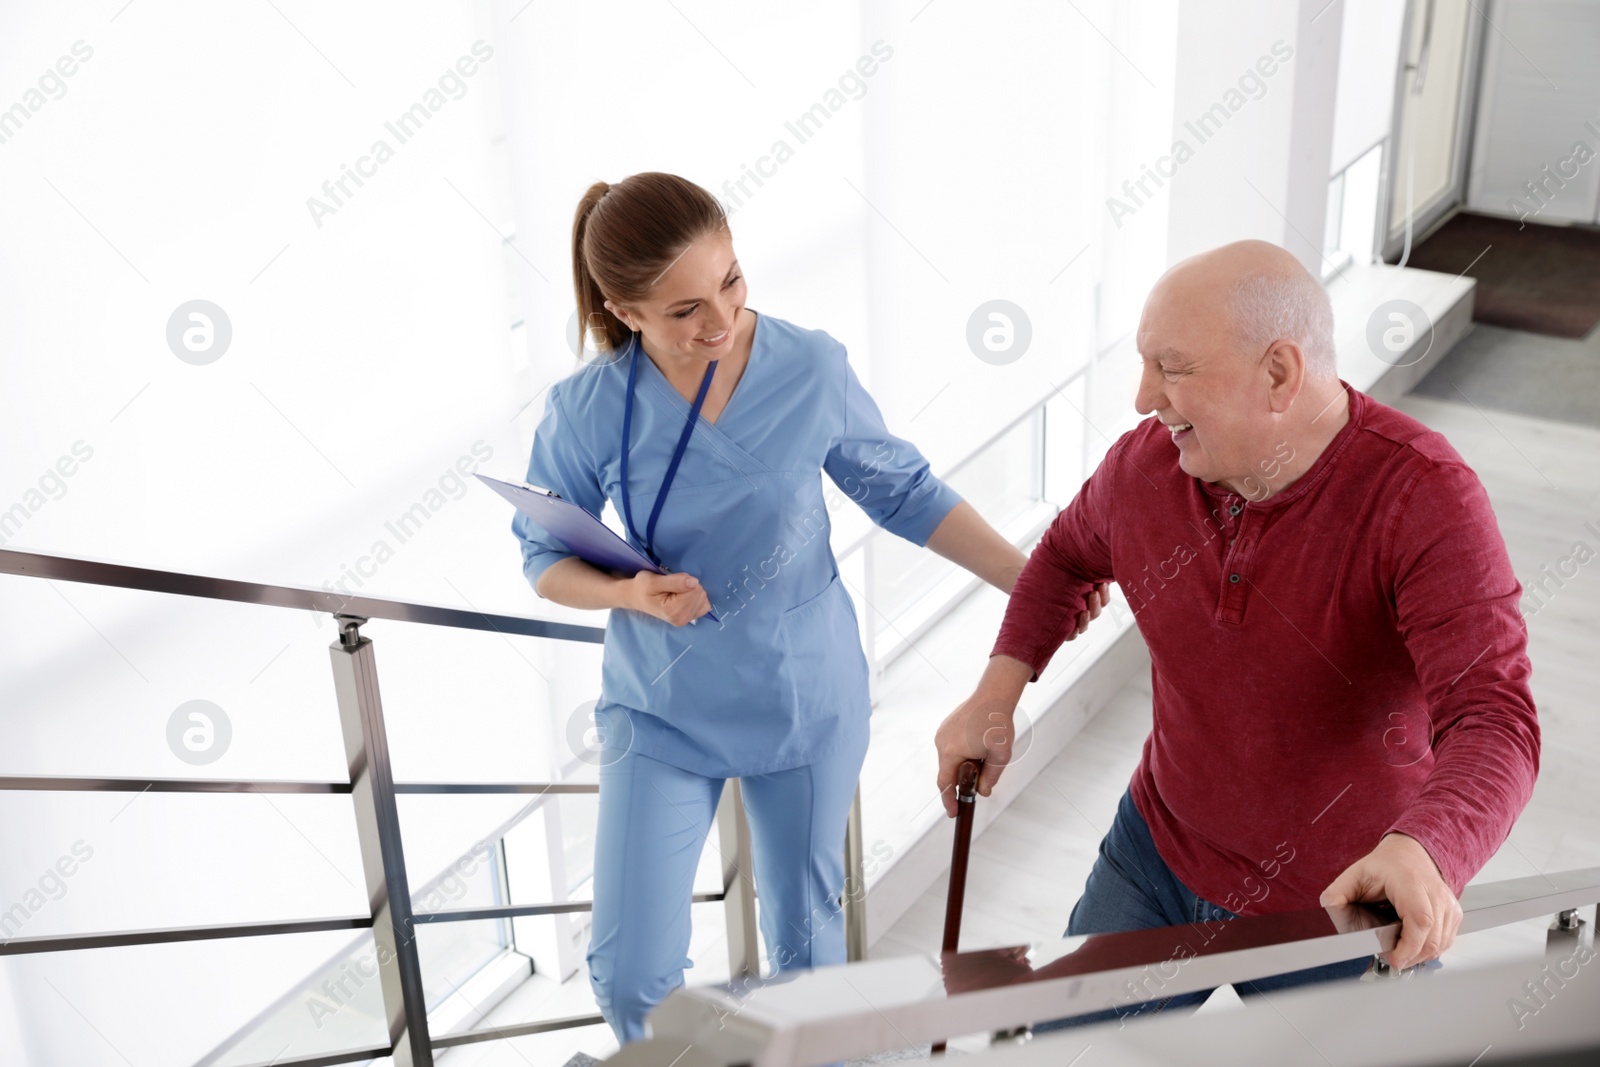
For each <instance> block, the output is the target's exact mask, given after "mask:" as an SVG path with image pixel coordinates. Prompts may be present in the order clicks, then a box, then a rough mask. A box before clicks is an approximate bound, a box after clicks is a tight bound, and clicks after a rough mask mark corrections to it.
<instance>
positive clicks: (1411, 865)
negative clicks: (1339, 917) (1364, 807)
mask: <svg viewBox="0 0 1600 1067" xmlns="http://www.w3.org/2000/svg"><path fill="white" fill-rule="evenodd" d="M1375 900H1387V901H1388V902H1389V903H1390V904H1391V905H1393V907H1394V910H1395V913H1396V914H1398V915H1399V916H1400V941H1399V943H1398V944H1396V945H1395V947H1394V948H1393V949H1392V950H1390V951H1389V952H1388V953H1386V954H1385V955H1386V956H1387V957H1388V960H1389V965H1390V966H1391V967H1393V968H1395V969H1396V970H1401V969H1403V968H1406V967H1410V966H1411V965H1412V964H1416V963H1424V962H1426V961H1428V960H1431V959H1437V958H1438V957H1439V955H1440V954H1441V953H1443V952H1444V951H1445V950H1447V949H1448V948H1449V947H1450V946H1451V944H1452V943H1454V941H1455V939H1456V931H1457V930H1458V929H1459V928H1460V926H1461V902H1460V901H1459V900H1457V899H1456V895H1455V894H1454V893H1452V892H1451V891H1450V887H1449V886H1448V885H1446V884H1445V880H1444V878H1443V877H1442V876H1440V874H1439V868H1438V867H1437V866H1436V865H1435V864H1434V862H1433V857H1432V856H1430V855H1428V850H1427V849H1425V848H1423V847H1422V845H1421V843H1420V842H1418V841H1417V840H1416V839H1415V838H1412V837H1407V836H1406V835H1405V834H1399V833H1391V834H1386V835H1384V838H1383V840H1382V841H1379V842H1378V847H1377V848H1375V849H1373V850H1372V851H1371V852H1369V853H1367V854H1366V855H1365V856H1362V857H1361V858H1360V859H1358V860H1356V861H1355V862H1354V863H1352V864H1351V865H1350V866H1348V867H1346V868H1345V870H1344V873H1343V874H1341V875H1339V877H1337V878H1335V879H1334V880H1333V884H1332V885H1330V886H1328V888H1326V889H1324V890H1323V891H1322V898H1321V904H1322V906H1323V907H1325V908H1336V907H1340V906H1342V905H1345V904H1350V903H1353V902H1356V901H1363V902H1365V901H1375Z"/></svg>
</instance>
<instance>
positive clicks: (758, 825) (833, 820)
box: [588, 716, 869, 1044]
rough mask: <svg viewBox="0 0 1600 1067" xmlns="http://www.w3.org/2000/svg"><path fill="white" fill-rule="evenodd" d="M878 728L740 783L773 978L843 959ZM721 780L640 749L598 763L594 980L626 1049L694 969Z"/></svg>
mask: <svg viewBox="0 0 1600 1067" xmlns="http://www.w3.org/2000/svg"><path fill="white" fill-rule="evenodd" d="M868 733H869V731H868V723H867V719H866V717H865V716H862V718H861V720H860V722H859V724H858V725H857V726H856V727H855V728H854V729H853V730H852V731H851V736H850V737H849V739H848V740H847V741H846V742H845V743H844V744H843V745H841V746H840V747H839V748H838V749H836V750H835V751H834V752H833V753H831V754H829V755H827V756H824V757H822V758H821V759H819V760H818V761H817V762H815V763H810V764H807V765H805V766H802V767H795V768H792V769H790V770H786V771H776V772H774V773H772V774H758V775H752V776H750V777H746V778H741V779H740V783H741V787H742V789H743V791H744V805H745V812H746V814H747V816H748V818H749V821H750V837H751V848H752V850H753V852H754V856H753V865H754V867H755V872H754V873H755V883H756V892H757V897H758V900H759V902H760V914H761V923H760V925H761V935H762V938H763V939H764V941H765V942H766V949H767V958H768V962H769V963H770V964H771V965H772V967H773V969H774V974H776V973H777V972H779V971H789V970H795V969H799V968H806V967H821V966H825V965H827V964H834V963H844V962H845V941H844V917H843V914H842V911H841V907H840V896H841V894H842V893H843V891H844V888H845V869H844V837H845V824H846V822H847V821H848V819H849V815H850V805H851V803H852V801H853V800H854V798H855V790H856V781H857V779H858V778H859V777H860V774H861V764H862V761H863V760H864V759H865V757H866V752H867V740H868ZM607 758H608V759H611V757H610V756H609V755H608V757H607ZM723 782H724V779H722V778H707V777H704V776H702V775H698V774H694V773H691V772H689V771H685V770H682V769H680V768H678V767H674V766H671V765H670V764H666V763H662V762H660V761H659V760H655V759H651V758H649V757H648V756H642V755H640V754H638V753H636V752H633V751H629V752H627V753H626V754H624V755H621V756H620V757H619V758H615V759H614V761H612V762H608V763H603V765H602V766H601V768H600V814H599V822H598V825H597V827H596V829H595V853H594V916H593V924H594V925H593V932H592V934H591V935H590V940H589V953H588V962H589V984H590V986H591V987H592V988H593V989H594V996H595V1001H596V1003H597V1004H598V1005H599V1008H600V1013H601V1014H602V1015H603V1016H604V1017H605V1020H606V1022H608V1023H610V1024H611V1029H612V1030H613V1031H614V1032H615V1033H616V1035H617V1041H618V1042H619V1043H622V1044H626V1043H627V1042H629V1041H635V1040H638V1039H639V1038H642V1037H645V1036H646V1033H645V1024H644V1017H645V1015H646V1014H647V1013H648V1012H649V1010H650V1009H651V1008H652V1007H654V1006H655V1005H656V1004H657V1003H659V1002H660V1001H661V1000H662V999H663V998H664V997H665V996H666V995H667V994H668V993H670V992H671V991H672V990H673V989H675V988H676V987H678V986H679V985H682V984H683V971H684V968H686V967H692V966H693V963H692V961H691V960H690V959H689V899H690V897H691V896H692V894H693V887H694V874H695V868H696V867H697V866H698V865H699V862H700V854H701V851H702V849H703V847H704V845H705V842H706V836H707V834H708V833H709V832H710V830H711V824H712V821H713V817H714V815H715V813H716V810H717V801H718V800H719V798H720V797H721V796H722V785H723ZM746 873H749V872H748V871H747V872H746ZM853 891H858V890H853Z"/></svg>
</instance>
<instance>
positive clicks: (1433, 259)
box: [1406, 212, 1600, 337]
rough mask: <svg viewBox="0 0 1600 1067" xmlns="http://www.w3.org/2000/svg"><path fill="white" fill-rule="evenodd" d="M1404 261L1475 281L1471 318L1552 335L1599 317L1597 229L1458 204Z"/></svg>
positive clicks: (1590, 324)
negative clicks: (1494, 214) (1521, 219)
mask: <svg viewBox="0 0 1600 1067" xmlns="http://www.w3.org/2000/svg"><path fill="white" fill-rule="evenodd" d="M1519 225H1520V226H1522V228H1521V229H1518V228H1517V227H1518V226H1519ZM1486 248H1487V249H1488V251H1487V252H1485V251H1484V249H1486ZM1480 256H1481V258H1480ZM1474 260H1477V262H1476V263H1474V262H1473V261H1474ZM1406 266H1408V267H1420V268H1422V269H1423V270H1435V271H1439V272H1440V273H1442V274H1460V273H1462V272H1463V271H1466V273H1467V274H1468V275H1469V276H1470V277H1472V278H1473V279H1475V280H1476V281H1477V283H1478V291H1477V294H1476V297H1475V299H1474V301H1473V309H1472V317H1473V319H1474V320H1475V321H1477V322H1487V323H1491V324H1493V325H1495V326H1506V327H1509V328H1511V329H1513V330H1527V331H1529V332H1532V333H1542V334H1549V335H1551V336H1553V337H1583V336H1585V335H1587V334H1588V333H1589V331H1590V330H1592V329H1594V326H1595V323H1597V322H1600V231H1596V230H1593V229H1585V228H1579V227H1573V226H1544V225H1539V224H1535V223H1531V222H1530V223H1527V224H1521V223H1518V222H1517V220H1515V219H1497V218H1490V217H1488V216H1486V215H1470V214H1467V213H1466V212H1461V213H1459V214H1457V215H1456V216H1455V217H1454V218H1452V219H1451V220H1450V221H1449V222H1446V223H1445V224H1444V225H1443V226H1441V227H1439V229H1438V230H1437V231H1435V232H1434V233H1433V234H1432V235H1431V236H1430V237H1429V238H1428V239H1427V240H1426V241H1423V242H1422V243H1421V244H1420V245H1418V246H1417V247H1415V248H1413V249H1412V250H1411V259H1410V260H1409V261H1407V263H1406ZM1469 266H1470V267H1471V269H1470V270H1469V269H1468V267H1469Z"/></svg>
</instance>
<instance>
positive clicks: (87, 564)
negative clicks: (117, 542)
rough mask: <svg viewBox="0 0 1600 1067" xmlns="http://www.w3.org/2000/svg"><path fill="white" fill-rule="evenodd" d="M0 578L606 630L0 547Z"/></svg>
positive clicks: (573, 632)
mask: <svg viewBox="0 0 1600 1067" xmlns="http://www.w3.org/2000/svg"><path fill="white" fill-rule="evenodd" d="M0 574H16V575H21V576H23V577H28V578H55V579H57V580H59V581H63V582H79V583H82V584H85V585H108V586H113V587H116V588H118V589H139V590H143V591H144V592H148V593H172V594H176V595H178V596H192V597H200V598H202V599H205V600H230V601H234V602H235V603H240V604H261V605H264V606H267V607H274V608H297V609H301V610H305V611H321V612H326V613H328V614H329V615H352V616H359V617H360V618H363V619H390V620H393V621H395V622H417V623H422V624H424V625H428V626H448V627H451V628H454V629H459V630H492V631H494V632H495V633H502V634H515V635H517V636H521V637H547V638H552V639H554V640H557V641H583V642H588V643H590V644H601V643H603V642H604V641H605V638H606V632H605V629H604V628H603V627H599V626H579V625H577V624H575V623H567V622H551V621H549V620H548V619H531V618H527V617H525V616H522V615H497V614H490V613H487V612H482V611H475V610H463V609H461V608H451V607H445V606H444V605H442V604H422V603H418V602H414V601H406V600H390V599H387V598H384V597H370V596H349V595H346V594H344V593H330V592H328V591H327V590H322V589H308V588H306V587H304V586H298V585H268V584H264V583H261V582H243V581H239V580H237V579H234V578H213V577H209V576H206V575H200V574H180V573H178V572H176V571H162V570H154V569H152V568H149V567H134V566H131V565H129V564H125V563H111V562H107V561H104V560H90V559H78V558H72V557H67V556H52V555H47V554H45V553H42V552H24V551H21V550H19V549H12V548H0Z"/></svg>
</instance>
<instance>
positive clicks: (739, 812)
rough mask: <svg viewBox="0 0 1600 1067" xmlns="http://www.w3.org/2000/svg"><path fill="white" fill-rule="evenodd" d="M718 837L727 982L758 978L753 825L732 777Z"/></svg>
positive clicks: (720, 815)
mask: <svg viewBox="0 0 1600 1067" xmlns="http://www.w3.org/2000/svg"><path fill="white" fill-rule="evenodd" d="M717 838H718V841H719V843H720V847H719V848H718V851H719V852H720V853H721V854H722V887H723V898H722V906H723V908H724V909H725V913H726V915H727V925H728V979H729V981H732V980H733V979H736V978H741V977H743V976H745V975H755V976H756V977H757V978H759V977H761V946H760V943H759V942H758V941H757V940H756V936H757V935H756V887H755V884H754V883H753V882H752V881H751V875H750V870H751V867H750V824H749V822H748V821H747V820H746V819H745V814H744V794H743V793H742V792H741V791H740V789H739V779H737V778H729V779H728V780H727V784H726V785H724V786H723V789H722V802H721V804H720V805H719V806H718V808H717Z"/></svg>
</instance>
